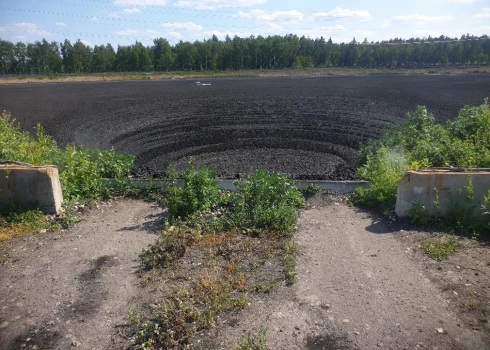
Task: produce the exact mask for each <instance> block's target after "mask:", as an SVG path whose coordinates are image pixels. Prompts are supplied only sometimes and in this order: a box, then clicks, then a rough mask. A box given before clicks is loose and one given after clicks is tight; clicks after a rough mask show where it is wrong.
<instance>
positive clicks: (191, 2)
mask: <svg viewBox="0 0 490 350" xmlns="http://www.w3.org/2000/svg"><path fill="white" fill-rule="evenodd" d="M266 1H267V0H179V1H177V2H175V3H174V6H176V7H194V8H195V9H197V10H216V9H220V8H228V7H250V6H255V5H261V4H265V2H266Z"/></svg>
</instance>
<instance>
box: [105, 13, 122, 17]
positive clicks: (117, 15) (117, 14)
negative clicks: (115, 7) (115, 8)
mask: <svg viewBox="0 0 490 350" xmlns="http://www.w3.org/2000/svg"><path fill="white" fill-rule="evenodd" d="M107 17H110V18H121V16H119V13H117V12H113V13H109V14H108V15H107Z"/></svg>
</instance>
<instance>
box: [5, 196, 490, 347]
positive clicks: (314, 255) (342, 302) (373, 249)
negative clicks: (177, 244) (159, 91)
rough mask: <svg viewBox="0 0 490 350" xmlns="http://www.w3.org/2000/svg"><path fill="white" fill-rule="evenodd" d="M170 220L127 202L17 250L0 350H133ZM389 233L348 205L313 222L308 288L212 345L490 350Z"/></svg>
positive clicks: (285, 296) (234, 325)
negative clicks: (142, 269)
mask: <svg viewBox="0 0 490 350" xmlns="http://www.w3.org/2000/svg"><path fill="white" fill-rule="evenodd" d="M162 215H163V212H162V210H160V209H158V208H156V207H154V206H152V205H150V204H147V203H143V202H139V201H127V200H122V201H119V202H114V203H113V204H112V205H110V206H105V207H104V206H102V207H101V208H100V209H99V210H97V211H95V212H93V213H91V214H90V215H88V216H87V217H86V220H85V221H84V222H83V223H81V224H79V225H78V226H77V227H76V228H74V229H73V230H70V231H67V232H63V233H61V234H60V233H49V234H39V235H36V236H32V237H31V238H29V239H26V240H25V241H23V240H19V241H16V242H13V246H12V251H11V252H10V254H11V261H10V262H8V263H7V264H5V265H2V266H0V348H1V349H20V348H27V349H69V348H71V347H73V346H77V345H79V346H80V348H82V349H120V348H124V346H126V345H127V341H125V340H124V339H123V338H122V337H120V336H118V330H119V327H118V326H119V325H121V324H124V323H126V322H127V311H128V309H130V308H135V309H136V308H138V306H139V305H140V304H141V302H143V301H145V300H148V299H147V297H148V295H147V294H146V292H145V289H143V288H141V287H140V283H139V281H138V277H137V276H136V275H135V271H136V266H137V255H138V253H139V252H140V251H141V249H143V248H144V247H146V246H147V245H148V244H149V243H151V242H153V241H154V240H155V239H156V233H158V232H159V226H158V221H159V220H160V219H161V218H162ZM389 232H390V230H388V228H387V227H386V224H385V223H382V222H376V221H373V219H372V218H371V217H370V216H368V215H367V214H366V213H363V212H358V211H356V209H354V208H351V207H348V206H347V205H345V204H342V203H340V204H338V205H335V204H332V205H329V206H325V207H322V208H317V209H309V210H307V211H304V212H303V213H302V217H301V221H300V230H299V232H298V234H297V237H296V240H297V243H298V246H299V249H300V254H299V256H298V261H297V273H298V276H297V283H296V284H295V285H293V286H292V287H284V288H278V289H277V290H276V291H274V292H273V293H271V294H270V295H269V296H268V297H267V299H264V298H263V296H262V297H254V296H251V301H252V302H251V306H250V307H248V308H246V309H245V310H244V311H242V312H240V313H239V314H234V315H232V316H229V317H228V316H227V317H223V318H222V320H221V324H220V325H219V327H217V328H215V329H212V330H211V331H210V335H214V336H216V337H217V341H216V342H213V343H214V344H219V347H218V348H223V349H229V348H230V347H232V346H233V345H235V344H236V343H237V341H238V340H239V339H242V338H243V336H244V334H246V333H247V332H248V331H252V332H253V333H256V332H258V330H259V329H260V328H263V329H266V331H267V345H268V346H269V348H270V349H308V350H314V349H333V350H335V349H378V348H379V349H414V348H424V349H468V350H469V349H472V350H473V349H474V350H479V349H488V348H489V344H490V339H488V338H486V336H485V333H482V332H479V331H475V330H473V329H470V328H467V326H465V325H464V323H463V322H462V321H461V320H460V319H459V318H458V316H457V315H456V314H454V313H453V312H452V311H451V308H450V305H449V301H448V300H447V299H446V298H445V297H444V295H443V293H442V292H441V290H440V289H439V288H438V287H437V286H436V285H435V284H434V283H433V282H431V281H430V280H429V279H428V278H427V277H426V276H425V274H424V272H423V268H422V266H421V265H420V264H418V263H417V261H416V260H414V259H411V258H410V257H409V253H407V249H406V247H405V246H404V245H403V243H402V241H400V240H399V239H397V238H396V237H394V236H393V235H392V234H391V233H389ZM3 248H5V247H3ZM230 317H231V318H233V322H230ZM24 344H25V345H24ZM23 346H24V347H23Z"/></svg>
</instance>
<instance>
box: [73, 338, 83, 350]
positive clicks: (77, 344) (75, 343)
mask: <svg viewBox="0 0 490 350" xmlns="http://www.w3.org/2000/svg"><path fill="white" fill-rule="evenodd" d="M81 345H82V343H80V342H79V341H76V340H74V341H72V342H71V346H73V347H74V348H78V347H79V346H81Z"/></svg>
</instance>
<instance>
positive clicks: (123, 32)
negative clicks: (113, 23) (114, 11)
mask: <svg viewBox="0 0 490 350" xmlns="http://www.w3.org/2000/svg"><path fill="white" fill-rule="evenodd" d="M117 34H119V35H137V34H138V31H137V30H134V29H126V30H121V31H119V32H117Z"/></svg>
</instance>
